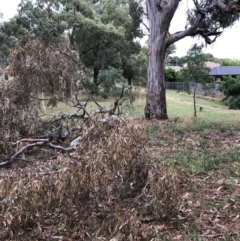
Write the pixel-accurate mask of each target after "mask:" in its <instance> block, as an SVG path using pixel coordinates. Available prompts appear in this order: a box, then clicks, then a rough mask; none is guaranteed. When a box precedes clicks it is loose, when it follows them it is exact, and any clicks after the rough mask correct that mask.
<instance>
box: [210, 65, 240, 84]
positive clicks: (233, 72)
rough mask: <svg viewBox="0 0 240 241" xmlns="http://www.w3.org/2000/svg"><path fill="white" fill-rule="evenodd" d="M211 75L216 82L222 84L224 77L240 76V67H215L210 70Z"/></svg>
mask: <svg viewBox="0 0 240 241" xmlns="http://www.w3.org/2000/svg"><path fill="white" fill-rule="evenodd" d="M209 75H210V76H212V77H213V78H214V79H215V81H216V82H220V81H221V80H222V77H224V76H231V77H236V76H238V75H240V66H218V67H214V68H212V69H211V70H210V73H209Z"/></svg>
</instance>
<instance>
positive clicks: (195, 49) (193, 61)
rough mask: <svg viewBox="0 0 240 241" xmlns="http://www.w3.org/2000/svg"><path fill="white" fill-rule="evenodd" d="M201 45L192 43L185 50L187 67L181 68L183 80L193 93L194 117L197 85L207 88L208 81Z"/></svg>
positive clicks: (208, 69)
mask: <svg viewBox="0 0 240 241" xmlns="http://www.w3.org/2000/svg"><path fill="white" fill-rule="evenodd" d="M202 48H203V46H198V45H196V44H195V45H193V46H192V47H191V48H190V49H189V50H188V52H187V56H186V64H187V67H186V68H183V69H182V74H183V77H184V81H186V82H188V83H189V84H190V90H189V91H190V92H192V93H193V107H194V117H197V108H196V92H197V88H198V85H199V84H201V86H202V87H203V88H204V87H205V88H207V83H208V82H210V76H209V72H210V68H208V67H207V66H206V64H205V56H204V55H203V53H202Z"/></svg>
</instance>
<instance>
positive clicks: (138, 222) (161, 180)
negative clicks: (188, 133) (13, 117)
mask: <svg viewBox="0 0 240 241" xmlns="http://www.w3.org/2000/svg"><path fill="white" fill-rule="evenodd" d="M113 122H114V123H112V124H109V123H106V122H101V121H94V122H93V121H90V120H89V121H88V122H87V123H86V127H85V128H86V130H87V129H88V128H89V126H94V128H93V129H92V131H91V132H90V133H89V135H86V136H85V137H84V139H83V140H82V141H81V143H80V144H79V145H78V147H77V150H76V153H75V155H74V156H72V157H69V156H66V155H59V156H58V158H57V159H56V160H49V161H48V162H42V161H41V160H39V161H38V162H37V163H36V165H34V166H32V167H30V166H28V167H25V169H18V168H16V169H13V170H7V169H6V170H2V172H1V181H0V185H1V192H0V207H1V208H0V230H5V231H6V232H5V233H4V235H5V236H4V237H5V239H7V238H9V239H11V240H17V239H24V240H32V239H33V238H34V239H41V240H46V239H47V238H48V237H50V236H53V235H55V236H63V237H66V238H67V237H69V238H70V237H71V238H75V239H76V240H110V239H112V240H150V239H151V238H154V237H156V235H157V230H156V232H155V233H154V232H152V231H151V232H150V231H149V232H150V233H151V235H152V237H149V235H150V234H149V232H147V231H146V230H147V229H146V228H145V226H144V225H146V224H147V223H152V222H162V221H163V220H164V219H168V218H170V217H171V216H173V215H176V213H177V211H178V208H179V205H180V204H179V198H178V183H179V180H178V175H177V173H175V172H173V170H171V169H170V167H168V166H166V165H163V164H162V165H161V166H155V165H154V164H153V163H152V162H151V160H150V158H149V155H148V151H147V149H146V147H145V142H146V135H145V128H143V127H141V126H139V125H131V124H127V123H126V122H125V121H124V120H121V119H119V118H118V119H116V120H114V121H113ZM146 232H147V233H148V235H146ZM2 235H3V234H2ZM151 235H150V236H151Z"/></svg>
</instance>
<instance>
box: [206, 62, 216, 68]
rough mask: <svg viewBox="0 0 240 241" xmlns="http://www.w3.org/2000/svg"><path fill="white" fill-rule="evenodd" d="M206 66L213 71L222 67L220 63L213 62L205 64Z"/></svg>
mask: <svg viewBox="0 0 240 241" xmlns="http://www.w3.org/2000/svg"><path fill="white" fill-rule="evenodd" d="M205 65H206V67H208V68H210V69H212V68H214V67H219V66H220V64H219V63H214V62H211V61H207V62H205Z"/></svg>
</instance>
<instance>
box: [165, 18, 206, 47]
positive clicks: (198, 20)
mask: <svg viewBox="0 0 240 241" xmlns="http://www.w3.org/2000/svg"><path fill="white" fill-rule="evenodd" d="M203 18H204V16H203V15H202V14H198V15H197V18H196V19H195V21H194V23H193V24H192V26H191V27H189V28H187V29H186V30H184V31H180V32H176V33H174V34H171V35H170V37H169V39H168V43H167V46H170V45H171V44H173V43H175V42H177V41H179V40H180V39H183V38H185V37H186V36H191V35H192V34H193V33H194V32H195V31H196V30H197V28H198V27H199V26H200V24H201V21H202V20H203Z"/></svg>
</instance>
